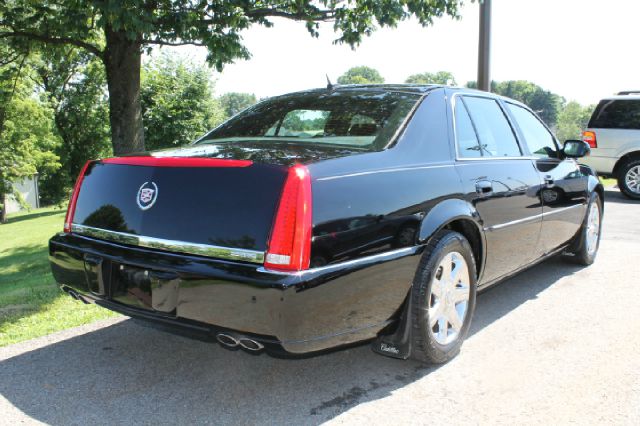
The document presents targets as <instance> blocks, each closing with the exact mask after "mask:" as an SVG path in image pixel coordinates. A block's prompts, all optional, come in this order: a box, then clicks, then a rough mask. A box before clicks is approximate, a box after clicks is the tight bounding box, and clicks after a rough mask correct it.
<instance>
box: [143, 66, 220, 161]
mask: <svg viewBox="0 0 640 426" xmlns="http://www.w3.org/2000/svg"><path fill="white" fill-rule="evenodd" d="M141 98H142V111H143V117H144V125H145V133H146V146H147V149H150V150H152V149H160V148H168V147H174V146H180V145H184V144H186V143H189V142H192V141H194V140H195V139H196V138H197V137H198V136H200V135H202V134H203V133H204V132H206V131H207V130H210V129H211V128H213V127H215V126H216V125H217V124H219V123H220V122H222V120H223V119H224V112H223V111H222V109H221V108H220V105H219V103H218V102H217V101H216V100H215V99H214V97H213V83H212V82H211V78H210V73H209V70H208V69H207V68H205V67H202V66H196V65H188V64H187V63H186V62H184V61H182V60H179V59H173V58H170V57H169V56H167V55H164V56H161V57H160V58H158V59H156V60H154V61H152V62H151V63H149V64H148V65H147V66H145V68H144V70H143V75H142V91H141Z"/></svg>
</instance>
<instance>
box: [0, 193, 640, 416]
mask: <svg viewBox="0 0 640 426" xmlns="http://www.w3.org/2000/svg"><path fill="white" fill-rule="evenodd" d="M606 201H607V203H606V207H605V220H604V234H603V235H604V238H603V240H602V243H601V247H600V253H599V255H598V259H597V260H596V263H595V264H594V265H592V266H591V267H588V268H582V267H578V266H576V265H571V264H568V263H566V262H564V261H563V260H562V259H559V258H556V259H551V260H549V261H546V262H544V263H542V264H540V265H538V266H535V267H534V268H532V269H531V270H529V271H527V272H525V273H523V274H520V275H519V276H516V277H514V278H512V279H510V280H508V281H506V282H504V283H502V284H501V285H499V286H497V287H495V288H494V289H492V290H490V291H488V292H486V293H484V294H482V295H480V296H479V298H478V306H477V310H476V316H475V318H474V322H473V325H472V330H471V335H470V336H469V338H468V340H467V341H466V342H465V344H464V345H463V347H462V352H461V354H460V355H459V356H458V357H457V358H455V359H454V360H452V361H451V362H449V363H448V364H445V365H443V366H439V367H428V366H423V365H420V364H418V363H415V362H403V361H398V360H394V359H390V358H386V357H381V356H378V355H375V354H373V353H372V352H371V350H370V349H369V347H368V346H361V347H356V348H351V349H348V350H342V351H338V352H334V353H331V354H327V355H323V356H318V357H314V358H309V359H302V360H282V359H275V358H270V357H268V356H264V355H261V356H252V355H250V354H246V353H243V352H231V351H227V350H224V349H222V348H221V347H219V346H217V345H214V344H208V343H202V342H198V341H192V340H188V339H185V338H182V337H179V336H174V335H169V334H165V333H162V332H160V331H156V330H154V329H149V328H146V327H142V326H140V325H139V324H138V323H136V322H134V321H132V320H128V319H121V318H115V319H109V320H104V321H101V322H97V323H94V324H90V325H87V326H82V327H77V328H74V329H69V330H65V331H62V332H59V333H55V334H52V335H49V336H45V337H42V338H38V339H34V340H30V341H27V342H22V343H18V344H15V345H10V346H7V347H4V348H0V413H2V416H0V424H20V423H25V424H29V423H40V422H41V423H46V424H65V425H66V424H88V423H97V424H107V423H108V424H125V423H127V424H130V423H132V422H136V423H142V424H152V423H153V424H170V423H171V424H193V423H196V424H209V423H215V424H238V423H241V424H255V423H274V424H284V423H291V424H319V423H324V422H327V421H328V422H332V423H338V424H343V423H349V424H353V423H355V424H364V423H369V424H372V423H373V424H382V423H397V424H427V423H428V424H440V423H444V422H446V423H447V424H515V423H517V424H567V423H577V424H594V423H604V424H628V425H637V424H640V356H639V354H640V307H639V305H638V301H639V300H640V286H639V285H638V282H639V280H638V276H639V273H640V221H638V212H639V211H640V210H639V209H640V203H633V202H630V201H627V200H626V199H624V198H622V196H620V195H619V193H618V192H617V191H613V190H611V191H607V194H606Z"/></svg>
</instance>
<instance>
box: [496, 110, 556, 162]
mask: <svg viewBox="0 0 640 426" xmlns="http://www.w3.org/2000/svg"><path fill="white" fill-rule="evenodd" d="M507 108H509V111H510V112H511V114H513V117H514V118H515V120H516V122H517V123H518V127H519V128H520V131H521V132H522V134H523V136H524V140H525V142H526V144H527V147H528V148H529V152H531V154H533V155H534V156H535V157H539V158H557V157H558V152H557V147H556V143H555V139H554V137H553V135H552V134H551V133H550V132H549V131H548V130H547V128H546V127H544V125H543V124H542V123H541V122H540V120H538V118H537V117H536V116H535V115H533V114H532V113H531V111H529V110H527V109H525V108H522V107H521V106H519V105H515V104H512V103H509V102H507Z"/></svg>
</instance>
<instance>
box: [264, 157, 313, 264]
mask: <svg viewBox="0 0 640 426" xmlns="http://www.w3.org/2000/svg"><path fill="white" fill-rule="evenodd" d="M310 258H311V176H310V175H309V170H308V169H307V168H306V167H305V166H303V165H296V166H293V167H291V168H289V172H288V175H287V180H286V181H285V183H284V188H283V190H282V195H281V196H280V204H279V205H278V212H277V213H276V219H275V222H274V225H273V229H272V231H271V238H270V239H269V248H268V250H267V256H266V259H265V262H264V266H265V268H268V269H275V270H279V271H302V270H304V269H308V268H309V259H310Z"/></svg>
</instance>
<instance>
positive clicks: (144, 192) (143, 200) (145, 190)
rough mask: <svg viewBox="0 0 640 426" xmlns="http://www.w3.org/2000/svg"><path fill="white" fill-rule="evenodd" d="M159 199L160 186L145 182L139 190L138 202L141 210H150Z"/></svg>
mask: <svg viewBox="0 0 640 426" xmlns="http://www.w3.org/2000/svg"><path fill="white" fill-rule="evenodd" d="M157 199H158V185H156V183H155V182H145V183H143V184H142V186H140V189H138V195H137V196H136V202H137V203H138V207H140V209H141V210H148V209H150V208H151V207H152V206H153V205H154V204H155V202H156V200H157Z"/></svg>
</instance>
